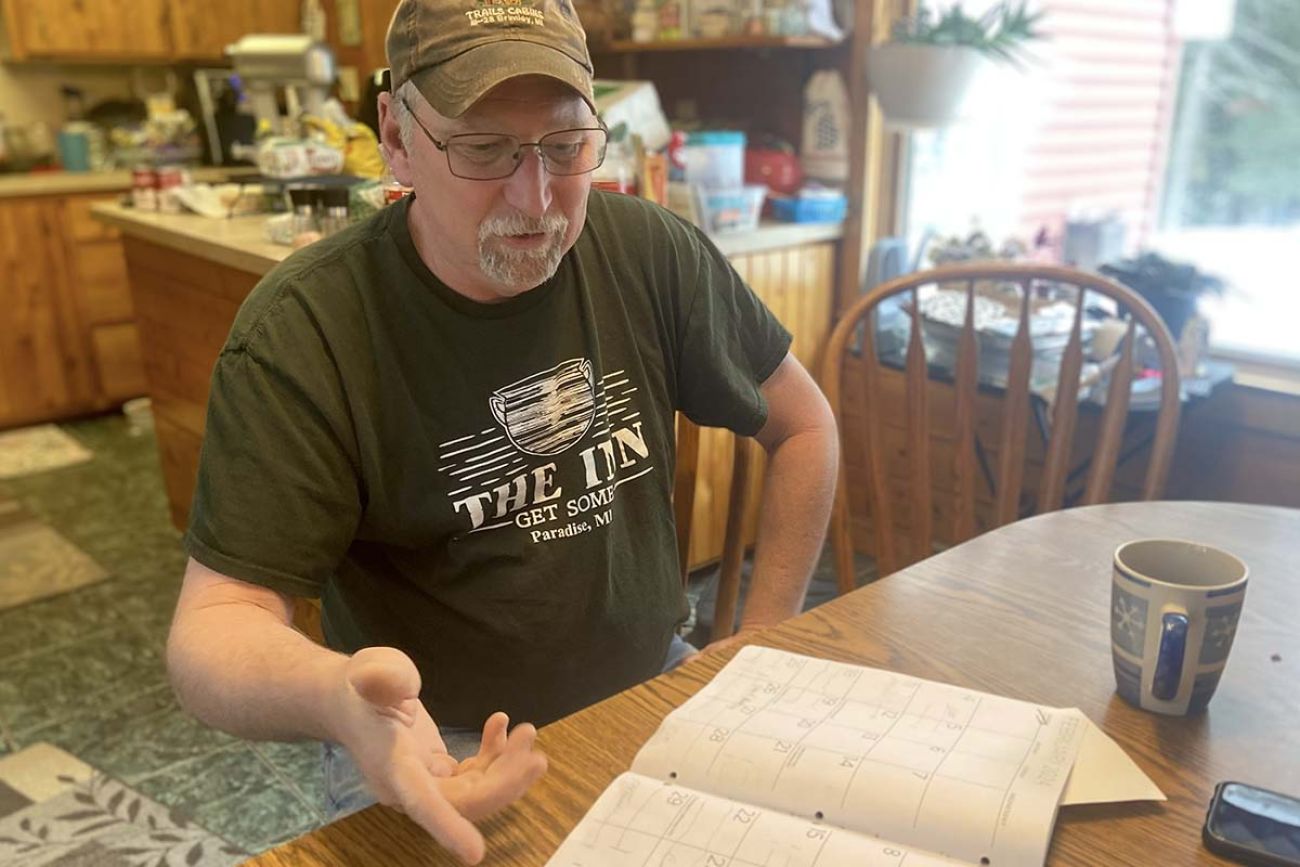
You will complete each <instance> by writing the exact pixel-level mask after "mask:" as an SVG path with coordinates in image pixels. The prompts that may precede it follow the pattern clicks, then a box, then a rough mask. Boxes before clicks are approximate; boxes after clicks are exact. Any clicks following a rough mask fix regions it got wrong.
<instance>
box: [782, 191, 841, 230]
mask: <svg viewBox="0 0 1300 867" xmlns="http://www.w3.org/2000/svg"><path fill="white" fill-rule="evenodd" d="M768 203H769V204H770V206H771V210H772V217H773V219H776V220H780V221H781V222H783V223H838V222H840V221H841V220H843V219H844V216H845V215H846V214H847V213H848V210H849V200H848V198H847V197H845V196H844V195H843V194H842V193H839V194H836V195H818V196H773V197H772V198H771V199H769V200H768Z"/></svg>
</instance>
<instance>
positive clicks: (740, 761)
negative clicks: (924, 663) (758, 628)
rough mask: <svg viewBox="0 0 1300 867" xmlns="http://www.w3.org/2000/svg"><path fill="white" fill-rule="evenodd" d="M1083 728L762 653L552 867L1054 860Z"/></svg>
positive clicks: (616, 789)
mask: <svg viewBox="0 0 1300 867" xmlns="http://www.w3.org/2000/svg"><path fill="white" fill-rule="evenodd" d="M1086 724H1087V722H1086V719H1085V718H1084V717H1083V716H1082V714H1080V713H1079V712H1078V711H1076V710H1068V709H1060V708H1047V707H1041V706H1038V705H1034V704H1030V703H1026V702H1020V701H1015V700H1012V699H1006V698H1001V697H998V696H993V695H988V694H986V693H979V692H974V691H972V690H967V689H962V688H960V687H954V686H948V685H946V684H941V683H934V682H932V681H926V680H921V679H919V678H913V677H907V676H905V675H899V674H893V673H890V672H886V671H880V670H877V669H871V668H865V667H862V666H856V665H848V664H845V663H837V662H831V661H829V660H823V659H814V658H811V657H806V656H799V655H796V654H792V653H787V652H785V651H780V650H774V649H770V648H761V647H746V648H744V649H742V650H741V651H740V652H739V653H738V654H737V655H736V656H735V658H734V659H732V660H731V662H730V663H728V664H727V666H726V667H725V668H724V669H723V670H722V671H721V672H719V673H718V675H717V676H716V677H715V678H714V679H713V681H712V682H711V683H710V684H709V685H708V686H707V687H705V688H704V689H703V690H701V691H700V692H699V693H698V694H696V695H695V696H694V697H693V698H691V699H690V700H689V701H687V702H686V703H685V704H684V705H682V706H681V707H680V708H678V709H677V710H675V711H674V712H673V713H671V714H670V715H669V716H668V717H667V718H666V719H665V720H664V722H663V724H662V725H661V726H660V727H659V729H658V731H657V732H656V733H655V734H654V736H653V737H651V739H650V740H649V742H647V743H646V745H645V746H644V747H643V748H642V749H641V751H640V752H639V753H638V754H637V757H636V759H635V761H634V762H633V763H632V770H631V772H629V773H627V774H624V775H622V776H620V777H619V778H618V779H617V780H615V782H614V783H613V784H612V785H611V786H610V787H609V789H607V790H606V791H605V793H604V794H603V795H602V796H601V797H600V799H599V800H598V801H597V802H596V804H595V805H594V806H593V807H592V809H591V810H590V811H589V812H588V814H587V816H586V817H585V818H584V819H583V820H582V822H581V823H580V824H579V825H578V827H577V828H576V829H575V830H574V832H573V833H572V834H571V835H570V836H569V838H568V839H567V840H566V841H565V843H564V845H563V846H561V848H560V849H559V851H558V852H557V853H556V854H555V856H554V857H553V858H552V859H551V860H550V862H549V863H550V865H552V867H598V865H599V867H619V865H624V864H626V865H638V867H640V865H701V867H749V865H755V867H758V865H762V867H836V865H846V867H847V865H854V867H858V865H896V864H902V863H904V860H905V861H906V864H908V865H922V867H934V865H952V864H988V865H993V867H1020V865H1038V864H1042V863H1043V860H1044V858H1045V857H1046V853H1047V847H1048V844H1049V842H1050V840H1051V834H1052V826H1053V824H1054V822H1055V818H1056V811H1057V807H1058V805H1059V803H1060V799H1061V792H1062V790H1063V789H1064V787H1065V783H1066V780H1067V778H1068V777H1069V774H1070V770H1071V768H1072V766H1073V764H1074V759H1075V755H1076V753H1077V751H1078V748H1079V743H1080V740H1081V738H1082V735H1083V732H1084V728H1085V725H1086Z"/></svg>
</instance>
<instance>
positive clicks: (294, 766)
mask: <svg viewBox="0 0 1300 867" xmlns="http://www.w3.org/2000/svg"><path fill="white" fill-rule="evenodd" d="M253 750H254V751H255V752H256V753H258V754H259V755H260V756H261V757H262V758H263V759H265V760H266V762H267V763H268V764H269V765H271V767H273V768H275V770H276V772H277V773H278V774H279V775H280V777H281V779H282V780H283V781H284V782H285V783H287V784H288V786H289V787H290V788H291V789H293V790H294V791H295V792H297V793H298V794H299V795H301V796H302V799H303V800H304V801H306V802H307V803H308V804H309V805H311V806H312V807H313V809H315V810H316V811H317V813H318V814H320V819H321V820H322V821H323V820H324V818H325V817H324V814H323V813H321V812H320V811H321V809H322V808H321V805H322V804H324V803H325V775H324V772H323V770H322V768H321V748H320V744H319V743H317V742H316V741H301V742H299V743H292V744H281V743H272V742H259V743H255V744H253Z"/></svg>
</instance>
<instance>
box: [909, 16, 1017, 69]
mask: <svg viewBox="0 0 1300 867" xmlns="http://www.w3.org/2000/svg"><path fill="white" fill-rule="evenodd" d="M1042 19H1043V13H1042V12H1030V11H1029V3H1028V2H1027V0H1021V2H1019V3H1011V2H1006V3H999V4H998V5H996V6H994V7H993V8H992V9H989V10H988V11H987V12H985V13H984V14H983V15H980V16H978V17H973V16H970V15H967V14H966V12H965V10H964V9H962V4H961V3H955V4H953V6H952V7H951V8H949V9H948V10H947V11H945V12H943V13H942V14H939V15H936V14H935V13H934V12H933V11H932V10H931V9H930V7H928V6H926V5H925V4H924V3H922V4H921V5H920V6H919V7H918V8H917V10H916V14H915V15H910V16H906V17H904V18H900V19H899V20H898V21H896V22H895V23H894V29H893V34H892V39H891V41H892V42H895V43H901V44H912V45H960V46H964V47H966V48H973V49H975V50H976V51H978V52H980V53H981V54H983V55H984V56H985V57H988V58H989V59H990V60H995V61H1001V62H1005V63H1010V64H1012V65H1013V66H1018V67H1021V68H1023V67H1024V66H1025V60H1026V59H1027V54H1026V52H1025V45H1026V43H1028V42H1032V41H1033V40H1035V39H1041V38H1043V35H1042V33H1040V32H1039V31H1037V30H1035V29H1034V28H1035V25H1037V24H1038V23H1039V22H1040V21H1041V20H1042Z"/></svg>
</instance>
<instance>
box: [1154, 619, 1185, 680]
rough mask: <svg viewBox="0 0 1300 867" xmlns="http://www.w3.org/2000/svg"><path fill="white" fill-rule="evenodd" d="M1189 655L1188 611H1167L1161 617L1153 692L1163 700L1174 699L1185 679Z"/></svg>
mask: <svg viewBox="0 0 1300 867" xmlns="http://www.w3.org/2000/svg"><path fill="white" fill-rule="evenodd" d="M1186 655H1187V613H1186V612H1184V611H1166V612H1165V613H1164V616H1163V617H1161V619H1160V644H1159V647H1158V648H1157V650H1156V672H1155V675H1154V676H1153V677H1152V679H1151V694H1152V695H1153V696H1155V697H1156V698H1158V699H1160V700H1161V701H1173V700H1174V698H1175V697H1176V696H1177V695H1178V684H1179V683H1180V682H1182V679H1183V657H1185V656H1186Z"/></svg>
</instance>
